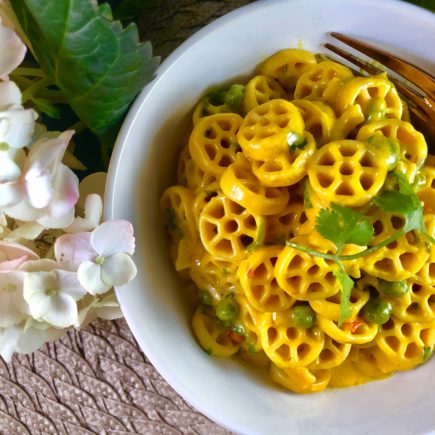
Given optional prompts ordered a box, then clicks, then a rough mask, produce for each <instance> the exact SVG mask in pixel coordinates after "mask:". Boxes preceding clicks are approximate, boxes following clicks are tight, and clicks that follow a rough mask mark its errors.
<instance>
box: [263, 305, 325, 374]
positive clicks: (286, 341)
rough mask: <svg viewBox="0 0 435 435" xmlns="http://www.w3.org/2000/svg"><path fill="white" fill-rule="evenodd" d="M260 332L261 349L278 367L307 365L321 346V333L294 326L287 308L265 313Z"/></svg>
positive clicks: (315, 329)
mask: <svg viewBox="0 0 435 435" xmlns="http://www.w3.org/2000/svg"><path fill="white" fill-rule="evenodd" d="M260 334H261V343H262V345H263V350H264V351H265V352H266V354H267V356H268V357H269V358H270V359H271V361H272V362H273V363H274V364H276V365H277V366H278V367H279V368H285V367H297V366H307V365H308V364H310V363H312V362H313V361H315V359H316V358H317V357H318V356H319V354H320V352H321V351H322V349H323V343H324V334H323V332H322V331H321V330H319V329H318V328H317V327H315V326H314V327H312V328H308V329H303V328H299V327H297V326H296V324H295V323H294V322H293V320H292V319H291V315H290V313H289V312H288V311H281V312H279V313H264V314H263V315H262V316H261V320H260Z"/></svg>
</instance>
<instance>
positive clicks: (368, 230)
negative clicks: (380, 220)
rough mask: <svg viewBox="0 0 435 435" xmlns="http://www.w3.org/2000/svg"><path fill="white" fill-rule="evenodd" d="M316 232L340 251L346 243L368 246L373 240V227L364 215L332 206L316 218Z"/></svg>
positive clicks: (345, 208)
mask: <svg viewBox="0 0 435 435" xmlns="http://www.w3.org/2000/svg"><path fill="white" fill-rule="evenodd" d="M316 230H317V231H318V232H319V233H320V234H321V235H322V236H323V237H324V238H325V239H328V240H330V241H331V242H333V243H334V244H335V245H336V246H337V249H338V250H341V248H342V247H343V246H344V245H345V244H346V243H351V244H354V245H358V246H366V245H368V244H369V243H370V241H371V240H372V238H373V233H374V230H373V225H372V224H371V222H370V221H369V219H368V218H367V216H364V215H363V214H362V213H359V212H357V211H355V210H352V209H351V208H348V207H343V206H341V205H338V204H334V203H333V204H331V208H330V209H322V210H320V213H319V214H318V216H317V218H316Z"/></svg>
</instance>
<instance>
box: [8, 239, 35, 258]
mask: <svg viewBox="0 0 435 435" xmlns="http://www.w3.org/2000/svg"><path fill="white" fill-rule="evenodd" d="M23 256H26V257H27V258H28V259H29V260H38V259H39V257H38V256H37V255H36V254H35V253H34V252H33V251H32V250H31V249H29V248H27V247H26V246H23V245H20V244H19V243H11V242H0V262H2V261H7V260H15V259H17V258H21V257H23Z"/></svg>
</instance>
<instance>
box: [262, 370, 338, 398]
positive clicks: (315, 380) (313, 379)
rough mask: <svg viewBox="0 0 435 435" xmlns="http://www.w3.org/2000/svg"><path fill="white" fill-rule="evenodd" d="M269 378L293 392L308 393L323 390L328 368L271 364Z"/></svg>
mask: <svg viewBox="0 0 435 435" xmlns="http://www.w3.org/2000/svg"><path fill="white" fill-rule="evenodd" d="M269 375H270V377H271V379H272V380H273V381H274V382H276V383H277V384H280V385H281V386H283V387H284V388H286V389H287V390H290V391H293V392H294V393H301V394H308V393H318V392H320V391H323V390H324V389H325V388H326V387H327V386H328V383H329V379H330V377H331V373H330V371H329V370H322V369H311V370H310V369H308V368H307V367H288V368H285V369H283V368H278V367H277V366H276V365H274V364H271V366H270V368H269Z"/></svg>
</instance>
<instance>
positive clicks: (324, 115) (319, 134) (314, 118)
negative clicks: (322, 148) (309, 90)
mask: <svg viewBox="0 0 435 435" xmlns="http://www.w3.org/2000/svg"><path fill="white" fill-rule="evenodd" d="M292 103H293V104H294V105H295V106H296V107H297V108H298V109H299V111H300V112H301V115H302V119H303V120H304V124H305V130H307V131H308V132H310V133H311V134H312V135H313V136H314V139H315V141H316V143H318V144H320V145H324V144H325V143H327V142H329V141H330V138H331V135H332V132H333V129H334V125H335V122H336V118H335V114H334V111H333V110H332V109H331V108H330V107H329V106H327V105H326V104H324V103H322V102H321V101H309V100H293V101H292Z"/></svg>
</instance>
